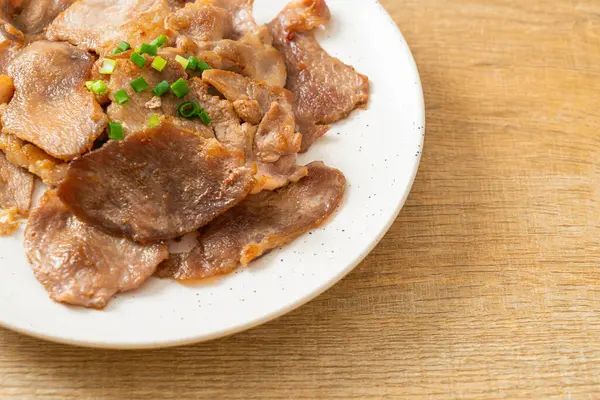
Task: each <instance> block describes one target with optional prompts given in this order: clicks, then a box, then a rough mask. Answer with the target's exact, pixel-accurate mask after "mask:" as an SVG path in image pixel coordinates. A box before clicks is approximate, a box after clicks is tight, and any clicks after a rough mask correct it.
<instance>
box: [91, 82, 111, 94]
mask: <svg viewBox="0 0 600 400" xmlns="http://www.w3.org/2000/svg"><path fill="white" fill-rule="evenodd" d="M107 89H108V87H106V83H104V81H96V82H94V83H93V84H92V88H91V89H90V90H91V91H92V92H94V93H96V94H105V93H106V90H107Z"/></svg>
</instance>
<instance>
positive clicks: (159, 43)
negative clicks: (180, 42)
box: [150, 35, 169, 47]
mask: <svg viewBox="0 0 600 400" xmlns="http://www.w3.org/2000/svg"><path fill="white" fill-rule="evenodd" d="M168 41H169V38H168V37H167V35H160V36H158V37H157V38H156V39H154V40H153V41H151V42H150V44H151V45H153V46H156V47H163V46H164V45H165V44H167V42H168Z"/></svg>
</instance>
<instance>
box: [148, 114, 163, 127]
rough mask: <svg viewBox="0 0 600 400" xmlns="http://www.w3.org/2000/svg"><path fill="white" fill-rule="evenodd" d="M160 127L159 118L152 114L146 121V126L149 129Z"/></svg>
mask: <svg viewBox="0 0 600 400" xmlns="http://www.w3.org/2000/svg"><path fill="white" fill-rule="evenodd" d="M159 125H160V117H159V116H158V115H157V114H152V115H151V116H150V119H149V120H148V126H149V127H150V128H155V127H157V126H159Z"/></svg>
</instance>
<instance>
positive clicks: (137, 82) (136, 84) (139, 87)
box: [129, 76, 150, 93]
mask: <svg viewBox="0 0 600 400" xmlns="http://www.w3.org/2000/svg"><path fill="white" fill-rule="evenodd" d="M129 84H130V85H131V87H132V88H133V90H135V92H136V93H139V92H142V91H144V90H146V89H148V88H149V87H150V85H148V82H146V80H145V79H144V78H143V77H141V76H140V77H139V78H137V79H134V80H132V81H131V82H130V83H129Z"/></svg>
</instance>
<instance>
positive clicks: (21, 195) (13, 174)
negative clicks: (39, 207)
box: [0, 151, 35, 216]
mask: <svg viewBox="0 0 600 400" xmlns="http://www.w3.org/2000/svg"><path fill="white" fill-rule="evenodd" d="M34 183H35V182H34V177H33V175H31V174H30V173H28V172H27V171H25V170H24V169H22V168H19V167H17V166H15V165H13V164H11V163H10V162H9V161H8V160H7V159H6V156H5V155H4V153H3V152H1V151H0V208H3V209H9V208H13V207H16V209H17V211H18V213H19V214H20V215H22V216H27V215H28V214H29V208H30V207H31V196H32V194H33V186H34Z"/></svg>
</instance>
